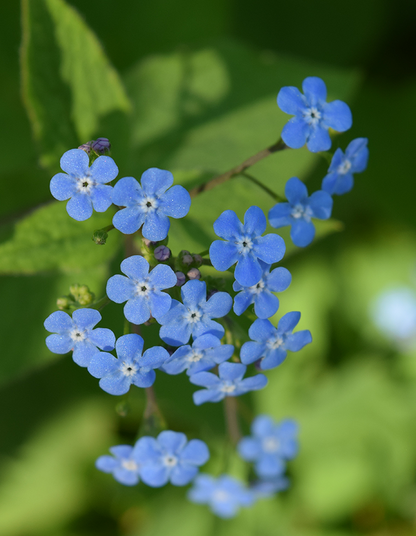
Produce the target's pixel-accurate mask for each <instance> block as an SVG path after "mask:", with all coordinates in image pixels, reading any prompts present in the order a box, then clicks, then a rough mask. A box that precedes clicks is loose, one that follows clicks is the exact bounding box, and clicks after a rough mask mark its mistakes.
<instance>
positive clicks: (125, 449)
mask: <svg viewBox="0 0 416 536" xmlns="http://www.w3.org/2000/svg"><path fill="white" fill-rule="evenodd" d="M110 452H111V454H114V456H115V457H116V458H119V459H129V458H130V456H131V455H132V453H133V447H132V446H130V445H116V446H114V447H110Z"/></svg>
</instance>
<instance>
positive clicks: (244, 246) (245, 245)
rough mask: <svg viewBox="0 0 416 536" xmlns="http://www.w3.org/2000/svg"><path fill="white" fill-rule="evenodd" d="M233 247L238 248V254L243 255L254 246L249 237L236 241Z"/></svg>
mask: <svg viewBox="0 0 416 536" xmlns="http://www.w3.org/2000/svg"><path fill="white" fill-rule="evenodd" d="M235 245H236V246H237V248H238V252H239V253H242V254H243V255H244V254H246V253H248V252H249V251H251V250H252V249H253V246H254V244H253V240H252V239H251V238H250V237H249V236H242V237H241V238H239V239H238V240H236V242H235Z"/></svg>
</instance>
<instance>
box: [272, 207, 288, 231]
mask: <svg viewBox="0 0 416 536" xmlns="http://www.w3.org/2000/svg"><path fill="white" fill-rule="evenodd" d="M291 214H292V206H291V204H290V203H277V205H275V206H274V207H272V208H271V209H270V210H269V222H270V225H271V226H272V227H274V228H275V229H279V227H286V226H287V225H292V218H291Z"/></svg>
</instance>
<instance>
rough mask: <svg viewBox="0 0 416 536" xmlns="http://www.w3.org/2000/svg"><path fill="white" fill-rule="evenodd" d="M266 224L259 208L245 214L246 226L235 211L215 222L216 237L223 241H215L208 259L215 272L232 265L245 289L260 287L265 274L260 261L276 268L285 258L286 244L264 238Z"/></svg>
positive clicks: (236, 276) (271, 235) (252, 208)
mask: <svg viewBox="0 0 416 536" xmlns="http://www.w3.org/2000/svg"><path fill="white" fill-rule="evenodd" d="M266 226H267V220H266V217H265V215H264V214H263V211H262V210H261V209H260V208H259V207H255V206H253V207H250V208H249V209H248V210H247V212H246V213H245V214H244V225H243V224H242V223H241V222H240V220H239V219H238V218H237V215H236V213H235V212H234V211H232V210H226V211H225V212H223V213H222V214H221V216H220V217H219V218H218V219H217V220H216V221H215V222H214V231H215V234H216V235H217V236H219V237H221V238H224V240H226V242H223V241H222V240H215V241H214V242H213V243H212V244H211V247H210V248H209V257H210V260H211V262H212V265H213V266H214V268H216V269H217V270H219V271H224V270H228V268H230V267H231V266H232V265H233V264H235V263H237V266H236V268H235V272H234V275H235V278H236V279H237V281H238V282H239V283H240V285H242V286H244V287H251V286H253V285H255V284H256V283H258V282H259V281H260V279H261V277H262V274H263V270H262V267H261V265H260V262H259V260H262V261H263V262H265V263H267V264H273V263H274V262H278V261H280V260H281V259H282V258H283V255H284V254H285V249H286V248H285V243H284V240H283V238H281V237H280V236H279V235H276V234H268V235H266V236H261V235H262V234H263V233H264V231H265V230H266Z"/></svg>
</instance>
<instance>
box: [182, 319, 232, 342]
mask: <svg viewBox="0 0 416 536" xmlns="http://www.w3.org/2000/svg"><path fill="white" fill-rule="evenodd" d="M190 329H191V331H192V337H193V338H194V339H196V338H197V337H201V336H202V335H205V334H211V335H215V337H218V338H219V339H221V338H222V337H223V336H224V333H225V331H224V328H223V326H222V325H221V324H219V323H218V322H215V321H214V320H204V321H202V322H198V323H197V324H194V327H193V328H190ZM186 342H188V341H186Z"/></svg>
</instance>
